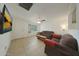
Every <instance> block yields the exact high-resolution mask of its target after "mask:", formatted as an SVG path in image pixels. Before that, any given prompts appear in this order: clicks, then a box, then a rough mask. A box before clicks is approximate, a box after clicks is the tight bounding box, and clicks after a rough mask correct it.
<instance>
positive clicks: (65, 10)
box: [7, 3, 74, 21]
mask: <svg viewBox="0 0 79 59" xmlns="http://www.w3.org/2000/svg"><path fill="white" fill-rule="evenodd" d="M7 5H8V6H9V7H10V8H11V10H12V13H13V14H14V15H17V16H18V17H21V18H25V19H28V20H32V21H36V19H48V20H51V19H52V20H53V19H54V18H58V17H62V16H67V15H68V14H69V12H70V11H71V10H72V9H73V7H74V4H69V3H34V4H33V6H32V7H31V9H30V10H29V11H27V10H26V9H24V8H22V7H20V6H19V5H18V4H17V3H14V4H11V3H10V4H7ZM49 18H50V19H49Z"/></svg>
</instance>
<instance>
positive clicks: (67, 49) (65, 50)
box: [45, 34, 79, 56]
mask: <svg viewBox="0 0 79 59" xmlns="http://www.w3.org/2000/svg"><path fill="white" fill-rule="evenodd" d="M51 41H52V40H51ZM58 43H59V45H58V46H52V47H51V46H48V45H46V46H45V53H46V54H47V55H48V56H78V55H79V52H78V43H77V40H76V39H75V38H74V37H73V36H72V35H69V34H65V35H62V37H61V40H60V42H58Z"/></svg>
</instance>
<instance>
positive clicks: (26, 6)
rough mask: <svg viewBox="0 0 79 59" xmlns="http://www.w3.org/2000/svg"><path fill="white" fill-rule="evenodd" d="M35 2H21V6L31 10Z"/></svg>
mask: <svg viewBox="0 0 79 59" xmlns="http://www.w3.org/2000/svg"><path fill="white" fill-rule="evenodd" d="M32 5H33V3H19V6H21V7H23V8H24V9H26V10H28V11H29V10H30V8H31V7H32Z"/></svg>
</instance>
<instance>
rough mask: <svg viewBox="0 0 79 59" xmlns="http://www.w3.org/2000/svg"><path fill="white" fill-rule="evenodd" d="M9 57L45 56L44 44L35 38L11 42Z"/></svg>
mask: <svg viewBox="0 0 79 59" xmlns="http://www.w3.org/2000/svg"><path fill="white" fill-rule="evenodd" d="M7 55H8V56H45V53H44V44H43V43H42V42H41V41H39V40H37V39H36V37H35V36H33V37H28V38H22V39H15V40H13V41H12V42H11V45H10V48H9V50H8V52H7Z"/></svg>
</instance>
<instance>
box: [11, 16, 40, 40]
mask: <svg viewBox="0 0 79 59" xmlns="http://www.w3.org/2000/svg"><path fill="white" fill-rule="evenodd" d="M28 24H32V25H36V24H34V23H32V22H31V21H27V17H26V20H25V18H21V17H19V16H18V15H16V16H14V20H13V31H12V39H17V38H24V37H28V36H31V35H35V33H28ZM37 26H38V25H37ZM38 27H39V26H38Z"/></svg>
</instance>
